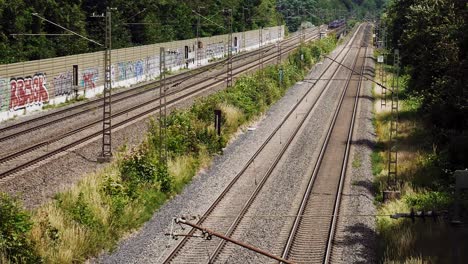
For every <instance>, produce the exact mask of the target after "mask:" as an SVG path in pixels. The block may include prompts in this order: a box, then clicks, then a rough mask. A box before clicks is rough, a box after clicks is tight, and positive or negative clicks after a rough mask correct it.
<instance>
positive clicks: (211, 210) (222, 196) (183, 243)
mask: <svg viewBox="0 0 468 264" xmlns="http://www.w3.org/2000/svg"><path fill="white" fill-rule="evenodd" d="M344 50H345V47H343V49H342V50H341V51H340V53H339V54H338V55H337V56H336V57H338V56H340V55H341V53H342V52H343V51H344ZM348 52H349V50H348V51H347V52H346V54H345V56H344V58H343V60H344V59H345V58H346V55H347V53H348ZM332 65H333V64H332V63H330V64H329V65H328V66H327V67H326V68H325V70H323V72H322V73H321V75H320V77H322V76H323V75H324V74H325V73H326V72H327V71H328V69H329V68H330V67H331V66H332ZM339 68H340V66H339V65H338V66H337V68H336V69H335V72H334V73H333V74H335V73H336V72H337V71H338V69H339ZM329 83H330V80H328V81H327V83H326V84H325V86H324V89H323V90H322V92H321V93H320V94H319V96H318V98H317V99H316V101H315V102H314V103H313V105H312V107H311V108H310V109H309V112H310V111H312V109H314V107H315V105H316V103H317V101H318V100H319V99H320V98H321V96H322V95H323V94H324V90H326V87H327V86H328V85H329ZM314 86H315V84H314V85H311V86H310V88H309V90H308V91H307V92H306V93H305V94H304V95H303V96H302V97H301V99H300V100H298V101H297V103H296V104H295V105H294V107H293V108H292V109H291V110H290V111H289V112H288V114H287V115H286V116H285V117H284V118H283V120H282V121H281V123H280V124H279V125H278V126H277V127H276V128H275V129H274V130H273V132H272V133H271V134H270V135H269V137H268V138H267V139H266V140H265V141H264V142H263V143H262V145H261V146H260V148H259V149H258V150H257V151H256V152H255V153H254V155H253V156H252V157H251V158H250V159H249V161H248V162H247V163H246V164H245V165H244V166H243V168H242V169H241V170H240V171H239V172H238V173H237V174H236V176H235V177H234V178H233V179H232V180H231V182H230V183H229V184H228V186H226V188H225V189H224V190H223V192H222V193H221V194H220V195H219V196H218V197H217V199H216V200H215V202H214V203H212V205H211V206H210V208H209V209H208V210H207V211H206V212H205V213H204V215H203V216H202V217H201V218H200V219H199V221H198V222H197V225H202V224H203V222H205V220H206V219H207V218H208V217H209V216H210V214H211V213H212V212H213V211H214V210H215V208H216V207H217V206H218V204H220V202H221V200H222V199H223V198H224V197H225V196H226V194H227V193H228V192H229V191H230V190H231V189H232V187H233V186H234V184H235V183H236V182H237V181H238V180H239V178H240V177H241V176H242V175H243V174H244V172H245V171H246V170H247V169H248V168H249V166H250V165H251V164H252V162H253V161H254V160H255V158H256V157H257V156H258V155H259V154H260V153H261V152H262V150H263V149H264V148H265V146H266V145H267V144H268V143H269V142H270V140H271V139H272V138H273V137H274V136H275V135H276V133H277V132H278V130H279V129H280V128H281V127H282V126H283V124H284V123H285V122H286V121H287V120H288V119H289V117H290V116H291V115H292V114H293V113H294V111H295V110H296V109H297V107H298V106H299V105H300V104H301V103H302V102H303V101H304V100H305V99H306V97H307V96H308V95H309V93H310V92H311V90H312V88H313V87H314ZM306 118H307V115H304V117H303V120H302V121H301V124H303V123H304V120H305V119H306ZM301 126H302V125H299V126H298V128H297V129H296V131H295V132H294V135H295V134H297V132H298V131H299V129H300V128H301ZM292 139H294V136H291V137H290V139H289V140H288V142H291V141H292ZM286 145H287V144H286ZM286 148H287V146H285V147H283V150H282V151H281V152H282V153H284V152H285V150H286ZM282 153H280V155H278V156H277V158H276V161H279V159H280V158H281V156H282ZM274 166H276V165H275V163H273V166H271V167H270V169H269V171H270V173H267V174H266V175H265V176H264V177H263V179H262V181H261V182H260V184H259V186H261V185H263V184H264V183H265V182H266V178H267V175H269V174H271V171H272V170H273V169H274ZM256 190H258V187H257V189H256ZM257 193H258V191H257ZM249 200H251V199H249ZM244 208H245V206H244ZM195 231H196V230H195V229H191V230H190V231H189V233H188V235H187V236H185V237H184V238H183V239H182V240H181V242H180V243H179V244H178V245H177V246H176V248H175V249H174V250H173V251H172V252H171V254H170V255H169V256H168V257H167V258H166V260H165V261H164V263H170V262H171V261H172V260H174V259H175V258H176V257H177V255H178V254H179V252H180V251H181V250H182V249H183V247H184V245H185V244H186V243H187V242H188V241H189V240H190V236H192V235H193V234H194V233H195Z"/></svg>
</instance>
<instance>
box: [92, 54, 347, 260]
mask: <svg viewBox="0 0 468 264" xmlns="http://www.w3.org/2000/svg"><path fill="white" fill-rule="evenodd" d="M326 66H327V63H323V64H320V65H317V67H315V68H314V70H313V71H312V72H311V74H310V76H309V77H310V78H314V77H315V78H317V77H318V75H319V73H320V70H321V69H323V68H325V67H326ZM341 77H343V76H341ZM308 87H310V84H308V83H300V84H297V85H295V86H294V87H293V88H291V89H290V90H289V91H288V92H287V93H286V95H285V96H284V97H283V98H282V99H281V100H280V101H278V102H277V103H276V104H275V105H274V106H273V107H272V108H271V109H270V110H269V111H268V112H267V113H266V115H265V116H264V118H263V120H261V121H260V122H258V123H257V124H256V125H255V127H256V130H255V131H254V132H252V131H251V132H246V133H243V134H241V135H240V136H239V137H238V138H237V139H235V140H234V141H233V142H232V144H230V145H229V146H228V147H227V148H226V149H225V152H224V155H223V156H218V157H216V158H215V159H214V161H213V164H212V166H211V167H210V168H209V169H208V170H207V171H205V172H202V173H200V174H199V175H198V176H197V177H195V178H194V180H193V182H192V183H191V184H189V185H188V186H186V188H185V189H184V191H183V192H182V193H181V195H179V196H177V197H175V198H174V199H173V200H171V201H169V202H168V203H167V204H166V205H164V206H163V207H162V208H161V209H160V210H159V211H158V212H157V213H156V214H155V215H154V216H153V218H152V219H151V220H150V221H149V222H147V223H146V224H145V226H144V227H143V228H142V229H141V230H140V231H139V232H138V233H136V234H134V235H133V236H132V237H130V238H128V239H127V240H125V241H123V242H122V243H121V244H120V245H119V247H118V248H117V249H116V250H115V251H114V252H113V253H111V254H104V255H102V256H101V257H100V258H98V259H96V260H94V262H98V263H160V262H161V261H162V260H163V256H165V255H167V253H168V252H170V250H171V249H172V248H173V247H174V245H176V244H177V241H174V240H171V239H170V238H169V237H167V236H165V233H167V232H169V228H170V223H171V221H172V218H173V217H177V216H181V215H202V214H203V213H204V212H205V211H206V209H207V208H208V207H209V206H210V205H211V203H212V202H213V201H214V200H215V199H216V198H217V196H218V194H219V193H220V192H221V191H222V190H223V189H224V187H225V186H226V185H227V184H228V183H229V182H230V180H231V179H232V177H233V176H235V174H236V172H237V171H239V170H240V169H241V168H242V166H243V165H244V164H245V163H246V162H247V161H248V159H249V158H250V157H251V156H252V155H253V153H254V152H255V151H256V150H257V149H258V147H259V145H260V144H261V143H262V142H263V141H264V140H265V139H266V138H267V137H268V136H269V134H270V133H271V131H272V130H273V129H274V128H275V127H276V126H277V124H279V123H280V122H281V120H282V119H283V117H284V116H285V115H286V114H287V112H288V111H289V109H291V108H292V106H293V105H294V104H295V103H296V102H297V98H299V96H300V95H302V94H303V93H304V92H305V91H306V89H307V88H308ZM339 91H340V89H330V90H329V92H330V93H327V94H326V95H325V96H324V97H323V98H325V99H324V100H323V102H321V103H320V106H317V107H316V111H314V117H313V118H312V119H314V122H310V123H309V125H308V126H307V128H305V129H304V130H305V133H301V134H308V135H312V137H315V140H316V141H317V142H318V141H319V140H321V136H320V135H321V132H320V130H321V129H323V127H320V126H317V125H314V124H326V123H329V122H327V119H329V117H330V113H331V112H332V111H331V110H330V109H332V108H333V107H334V104H333V103H332V102H333V100H335V101H336V97H337V96H336V94H339ZM327 107H328V108H327ZM297 141H298V142H296V143H295V146H296V148H299V150H298V151H302V150H303V149H302V148H311V149H312V148H313V146H311V145H310V143H309V142H305V141H301V140H300V139H299V140H297ZM297 158H300V159H301V160H302V161H304V162H301V163H304V164H309V163H308V162H307V160H306V159H308V158H310V156H307V155H304V156H301V155H299V156H291V159H290V160H288V161H287V162H285V163H288V162H289V163H293V162H295V161H294V160H295V159H297ZM284 166H288V165H287V164H284ZM305 167H307V166H305ZM280 174H281V173H280ZM285 179H286V180H287V177H286V178H285ZM272 182H274V181H272ZM292 193H293V194H294V195H295V193H294V192H292ZM277 195H278V196H282V195H283V194H277ZM272 204H273V203H272ZM273 205H274V204H273ZM289 207H290V206H289ZM284 208H285V210H286V207H284ZM288 209H290V208H288Z"/></svg>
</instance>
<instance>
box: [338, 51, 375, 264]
mask: <svg viewBox="0 0 468 264" xmlns="http://www.w3.org/2000/svg"><path fill="white" fill-rule="evenodd" d="M373 52H374V49H373V48H369V49H368V51H367V57H368V58H372V57H373ZM366 65H367V67H366V68H367V72H366V74H367V75H368V76H369V77H373V71H371V70H370V69H374V68H375V67H374V66H375V65H374V62H373V60H372V59H367V64H366ZM373 109H374V99H373V97H372V83H371V82H369V81H364V82H363V86H362V88H361V98H360V101H359V108H358V114H357V117H356V125H355V127H354V134H353V141H352V145H351V152H350V157H349V163H348V167H347V173H346V181H345V185H344V190H343V196H342V197H343V198H342V202H341V207H340V215H343V216H341V217H339V219H338V225H337V229H336V235H335V241H334V244H333V245H334V247H333V256H332V263H376V262H377V258H376V255H375V253H376V252H377V249H376V246H377V235H376V232H375V230H376V226H375V214H376V212H377V209H376V207H375V205H374V203H373V202H374V198H375V197H374V191H375V190H374V188H373V180H374V179H373V178H374V176H373V175H372V163H371V158H370V157H371V154H372V149H373V146H374V144H375V140H376V139H375V133H374V127H373V125H372V118H373Z"/></svg>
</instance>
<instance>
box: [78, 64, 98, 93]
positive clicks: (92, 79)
mask: <svg viewBox="0 0 468 264" xmlns="http://www.w3.org/2000/svg"><path fill="white" fill-rule="evenodd" d="M98 80H99V70H98V69H97V68H88V69H86V70H84V71H83V73H82V74H81V86H82V87H84V88H85V89H94V88H96V85H97V82H98Z"/></svg>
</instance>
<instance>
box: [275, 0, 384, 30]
mask: <svg viewBox="0 0 468 264" xmlns="http://www.w3.org/2000/svg"><path fill="white" fill-rule="evenodd" d="M277 2H278V9H279V10H280V13H281V14H282V15H283V18H284V20H285V22H286V25H287V26H288V28H289V30H290V31H291V32H294V31H297V30H298V29H299V27H300V26H301V24H302V23H307V22H311V23H312V24H314V25H320V24H327V23H328V22H330V21H332V20H335V19H339V18H344V17H353V19H359V20H360V19H362V18H364V17H366V16H369V15H370V14H371V13H372V12H376V11H378V10H380V9H381V8H382V7H383V5H384V3H385V0H325V1H317V0H281V1H277Z"/></svg>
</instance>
